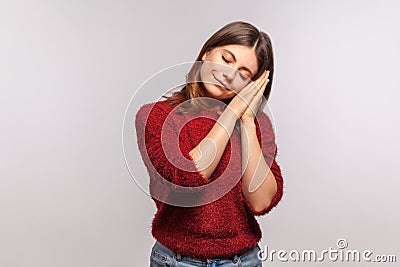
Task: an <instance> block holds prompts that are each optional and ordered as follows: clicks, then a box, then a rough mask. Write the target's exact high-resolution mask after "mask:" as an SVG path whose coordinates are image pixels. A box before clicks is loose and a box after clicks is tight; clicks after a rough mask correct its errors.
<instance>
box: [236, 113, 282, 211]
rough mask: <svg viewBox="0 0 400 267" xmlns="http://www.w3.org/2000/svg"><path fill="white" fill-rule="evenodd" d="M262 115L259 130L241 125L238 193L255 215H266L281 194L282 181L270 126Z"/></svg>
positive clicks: (252, 126)
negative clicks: (240, 186)
mask: <svg viewBox="0 0 400 267" xmlns="http://www.w3.org/2000/svg"><path fill="white" fill-rule="evenodd" d="M263 115H264V117H263V118H261V119H260V120H259V121H260V123H259V124H261V125H262V127H257V125H256V124H255V123H248V122H246V123H242V124H241V134H242V138H241V141H242V168H243V170H244V171H243V176H242V192H243V196H244V200H245V202H246V204H247V206H248V207H249V209H250V210H251V211H252V212H253V213H254V214H255V215H263V214H265V213H267V212H269V211H270V210H271V209H272V208H273V207H275V206H276V205H277V204H278V202H279V201H280V199H281V198H282V194H283V178H282V174H281V171H280V168H279V166H278V164H277V163H276V160H275V157H276V152H277V147H276V144H275V138H274V135H273V129H272V125H270V124H269V123H266V122H269V120H268V118H267V117H266V115H265V114H263ZM261 132H262V134H261ZM260 139H261V140H260ZM260 144H262V148H261V147H260Z"/></svg>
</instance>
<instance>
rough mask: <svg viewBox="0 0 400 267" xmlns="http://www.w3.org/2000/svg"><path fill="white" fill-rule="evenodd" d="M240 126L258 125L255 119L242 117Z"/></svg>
mask: <svg viewBox="0 0 400 267" xmlns="http://www.w3.org/2000/svg"><path fill="white" fill-rule="evenodd" d="M240 126H242V127H254V128H255V127H256V123H255V121H254V119H245V120H243V119H241V120H240Z"/></svg>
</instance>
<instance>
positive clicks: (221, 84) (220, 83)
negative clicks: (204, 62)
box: [212, 73, 230, 91]
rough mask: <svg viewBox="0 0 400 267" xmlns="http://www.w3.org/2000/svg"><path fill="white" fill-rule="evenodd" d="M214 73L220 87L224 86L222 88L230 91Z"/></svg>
mask: <svg viewBox="0 0 400 267" xmlns="http://www.w3.org/2000/svg"><path fill="white" fill-rule="evenodd" d="M212 75H213V77H214V79H215V80H216V81H217V82H218V84H217V86H218V87H222V88H224V89H226V90H229V91H230V89H229V88H228V87H227V86H226V85H225V84H224V83H223V82H221V81H220V80H218V79H217V77H215V75H214V73H213V74H212Z"/></svg>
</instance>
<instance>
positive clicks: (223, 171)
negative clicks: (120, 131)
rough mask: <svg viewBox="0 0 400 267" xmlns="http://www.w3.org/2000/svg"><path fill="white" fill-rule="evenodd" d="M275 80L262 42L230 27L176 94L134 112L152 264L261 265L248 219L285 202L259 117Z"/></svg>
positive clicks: (238, 26) (255, 228) (245, 27)
mask: <svg viewBox="0 0 400 267" xmlns="http://www.w3.org/2000/svg"><path fill="white" fill-rule="evenodd" d="M273 73H274V62H273V52H272V46H271V41H270V39H269V37H268V35H267V34H265V33H264V32H260V31H259V30H258V29H257V28H255V27H254V26H253V25H251V24H249V23H246V22H241V21H238V22H232V23H229V24H227V25H225V26H224V27H223V28H221V29H220V30H218V31H217V32H216V33H214V34H213V35H212V36H211V37H210V38H209V40H207V42H206V43H205V44H204V45H203V48H202V49H201V51H200V53H199V56H198V58H197V61H196V63H195V64H193V67H192V68H191V70H190V72H189V74H188V75H187V83H186V85H185V86H184V87H183V88H182V89H181V90H180V91H178V92H174V93H173V94H172V95H171V96H164V98H166V99H165V100H162V101H157V102H156V103H150V104H145V105H144V106H142V107H141V108H140V109H139V111H138V112H137V114H136V120H135V127H136V132H137V137H138V146H139V149H140V152H141V155H142V158H143V160H144V163H145V165H146V167H147V169H148V173H149V176H150V190H151V194H152V198H153V200H154V201H155V204H156V207H157V212H156V214H155V217H154V219H153V222H152V235H153V236H154V238H155V239H156V242H155V244H154V246H153V248H152V251H151V256H150V261H151V263H150V266H178V267H179V266H182V267H183V266H262V264H261V260H260V259H259V256H258V255H257V254H258V252H259V251H260V247H259V245H258V242H259V240H260V239H261V230H260V226H259V224H258V222H257V220H256V219H255V216H260V215H264V214H266V213H268V212H269V211H270V210H271V209H272V208H274V207H275V206H276V205H277V204H278V202H279V201H280V200H281V198H282V194H283V178H282V175H281V170H280V167H279V166H278V164H277V162H276V161H275V157H276V153H277V147H276V144H275V137H274V132H273V128H272V123H271V121H270V120H269V118H268V116H267V115H266V114H265V113H264V112H262V106H263V105H264V104H265V101H266V100H267V99H268V97H269V94H270V91H271V83H272V79H273ZM141 133H143V134H141ZM179 152H180V153H179ZM214 185H217V186H214ZM210 188H211V189H210ZM177 189H179V190H180V191H179V190H177ZM197 189H199V190H197ZM178 191H179V192H178ZM213 264H215V265H213Z"/></svg>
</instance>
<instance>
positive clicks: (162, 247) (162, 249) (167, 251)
mask: <svg viewBox="0 0 400 267" xmlns="http://www.w3.org/2000/svg"><path fill="white" fill-rule="evenodd" d="M154 247H155V248H156V249H157V250H158V251H160V252H162V253H165V254H167V255H170V256H172V257H176V259H177V260H178V261H180V260H181V259H182V258H185V259H186V260H191V261H195V262H202V263H206V262H207V261H208V260H232V261H233V262H236V261H237V260H238V258H239V257H244V256H246V255H247V254H250V253H252V252H254V251H258V249H260V246H259V245H258V244H257V245H255V246H254V247H252V248H251V249H248V250H247V251H244V252H242V253H238V254H236V255H234V256H231V257H217V258H209V259H205V258H196V257H191V256H186V255H182V254H180V253H176V252H174V251H172V250H170V249H169V248H167V247H166V246H165V245H163V244H161V243H160V242H159V241H156V243H155V245H154Z"/></svg>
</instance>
